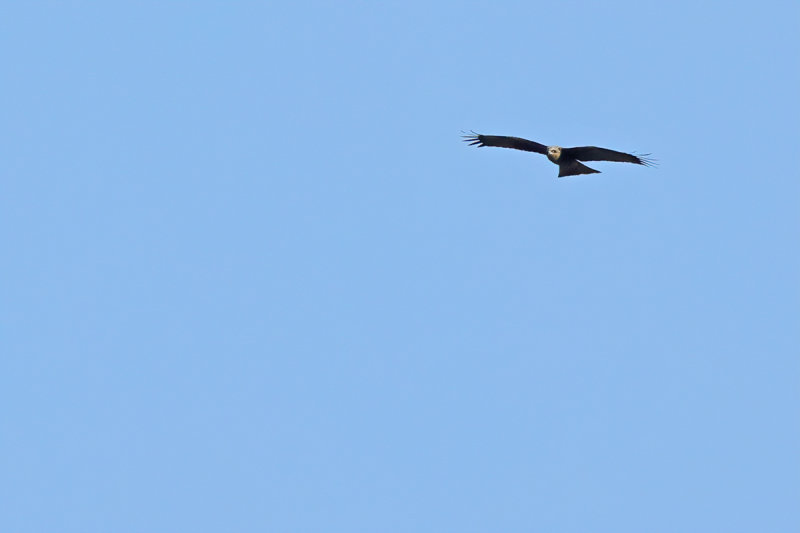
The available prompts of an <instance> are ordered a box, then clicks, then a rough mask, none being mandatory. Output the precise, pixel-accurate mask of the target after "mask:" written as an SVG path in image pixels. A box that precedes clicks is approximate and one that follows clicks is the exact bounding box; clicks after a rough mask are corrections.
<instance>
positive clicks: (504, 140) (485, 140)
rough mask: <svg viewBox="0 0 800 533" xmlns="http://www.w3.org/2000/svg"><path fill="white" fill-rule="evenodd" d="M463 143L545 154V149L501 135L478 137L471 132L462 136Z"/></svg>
mask: <svg viewBox="0 0 800 533" xmlns="http://www.w3.org/2000/svg"><path fill="white" fill-rule="evenodd" d="M463 137H464V142H467V143H469V144H470V146H499V147H501V148H513V149H515V150H525V151H526V152H536V153H537V154H547V147H546V146H545V145H543V144H539V143H537V142H534V141H529V140H528V139H523V138H521V137H505V136H503V135H479V134H477V133H475V132H472V135H464V136H463Z"/></svg>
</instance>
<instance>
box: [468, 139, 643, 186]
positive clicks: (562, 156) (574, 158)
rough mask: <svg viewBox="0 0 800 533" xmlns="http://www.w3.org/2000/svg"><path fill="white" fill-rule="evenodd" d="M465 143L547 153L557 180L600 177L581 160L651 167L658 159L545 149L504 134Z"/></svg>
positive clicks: (611, 152)
mask: <svg viewBox="0 0 800 533" xmlns="http://www.w3.org/2000/svg"><path fill="white" fill-rule="evenodd" d="M463 137H464V142H467V143H469V144H470V146H479V147H480V146H499V147H501V148H513V149H515V150H525V151H526V152H536V153H537V154H544V155H546V156H547V159H549V160H550V161H552V162H553V163H555V164H556V165H558V177H559V178H563V177H564V176H577V175H578V174H599V173H600V171H599V170H595V169H593V168H589V167H587V166H586V165H584V164H583V163H581V161H619V162H623V163H634V164H637V165H644V166H646V167H652V166H654V165H655V160H653V159H650V158H648V157H647V156H648V155H650V154H644V155H641V156H638V155H633V154H626V153H625V152H617V151H616V150H609V149H608V148H598V147H597V146H576V147H575V148H561V147H560V146H545V145H543V144H539V143H537V142H534V141H529V140H528V139H523V138H521V137H506V136H503V135H479V134H477V133H475V132H474V131H473V132H472V133H471V135H464V136H463Z"/></svg>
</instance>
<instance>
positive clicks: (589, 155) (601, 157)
mask: <svg viewBox="0 0 800 533" xmlns="http://www.w3.org/2000/svg"><path fill="white" fill-rule="evenodd" d="M648 155H650V154H644V155H641V156H638V155H634V154H626V153H625V152H617V151H616V150H609V149H608V148H598V147H597V146H576V147H575V148H563V149H562V150H561V157H567V158H569V159H577V160H578V161H618V162H620V163H635V164H637V165H645V166H647V167H651V166H653V165H654V164H655V160H653V159H650V158H648V157H647V156H648Z"/></svg>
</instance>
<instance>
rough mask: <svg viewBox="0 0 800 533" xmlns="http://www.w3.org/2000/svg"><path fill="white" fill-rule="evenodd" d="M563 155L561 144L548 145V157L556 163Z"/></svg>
mask: <svg viewBox="0 0 800 533" xmlns="http://www.w3.org/2000/svg"><path fill="white" fill-rule="evenodd" d="M560 157H561V147H560V146H548V147H547V159H549V160H550V161H553V162H554V163H555V162H556V161H558V158H560Z"/></svg>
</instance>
